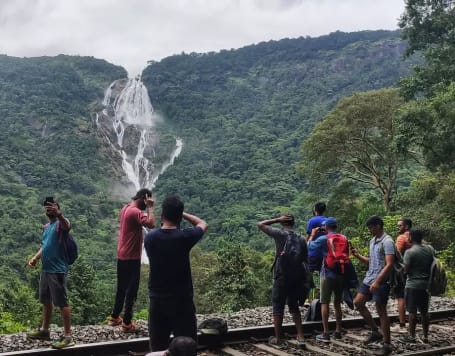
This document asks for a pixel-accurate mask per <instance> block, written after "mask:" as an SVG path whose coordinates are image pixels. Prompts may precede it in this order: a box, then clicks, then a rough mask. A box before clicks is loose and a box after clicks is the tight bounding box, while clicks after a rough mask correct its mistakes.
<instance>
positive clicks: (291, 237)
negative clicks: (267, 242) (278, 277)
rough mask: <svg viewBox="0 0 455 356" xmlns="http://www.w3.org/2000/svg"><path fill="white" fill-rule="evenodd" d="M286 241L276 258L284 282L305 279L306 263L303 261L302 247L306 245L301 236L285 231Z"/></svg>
mask: <svg viewBox="0 0 455 356" xmlns="http://www.w3.org/2000/svg"><path fill="white" fill-rule="evenodd" d="M286 232H287V236H286V241H285V243H284V246H283V249H282V250H281V252H280V254H279V256H277V261H278V268H279V270H280V272H282V273H283V275H284V276H285V278H286V280H288V281H293V280H298V279H301V278H302V277H305V274H306V273H307V272H308V271H307V263H306V262H307V261H305V256H304V247H303V244H304V243H306V242H305V241H304V240H303V238H302V236H300V235H298V234H296V233H295V232H294V231H286Z"/></svg>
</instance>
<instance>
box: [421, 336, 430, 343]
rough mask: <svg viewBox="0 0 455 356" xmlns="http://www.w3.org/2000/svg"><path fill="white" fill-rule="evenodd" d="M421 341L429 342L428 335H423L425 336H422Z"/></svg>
mask: <svg viewBox="0 0 455 356" xmlns="http://www.w3.org/2000/svg"><path fill="white" fill-rule="evenodd" d="M422 342H423V343H424V344H428V343H429V341H428V337H425V336H424V337H422Z"/></svg>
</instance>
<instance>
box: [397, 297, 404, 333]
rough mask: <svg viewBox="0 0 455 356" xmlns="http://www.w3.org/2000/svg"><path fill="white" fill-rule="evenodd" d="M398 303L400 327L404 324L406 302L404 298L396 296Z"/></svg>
mask: <svg viewBox="0 0 455 356" xmlns="http://www.w3.org/2000/svg"><path fill="white" fill-rule="evenodd" d="M397 303H398V318H399V320H400V327H403V328H404V327H405V326H406V303H405V299H404V298H397Z"/></svg>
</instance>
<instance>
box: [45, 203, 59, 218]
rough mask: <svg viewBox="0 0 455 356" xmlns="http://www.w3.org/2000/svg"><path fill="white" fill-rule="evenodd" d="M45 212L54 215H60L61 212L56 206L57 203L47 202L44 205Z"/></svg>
mask: <svg viewBox="0 0 455 356" xmlns="http://www.w3.org/2000/svg"><path fill="white" fill-rule="evenodd" d="M46 213H48V214H51V215H54V216H60V215H62V212H61V211H60V209H59V208H58V205H57V203H47V205H46Z"/></svg>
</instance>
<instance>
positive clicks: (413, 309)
mask: <svg viewBox="0 0 455 356" xmlns="http://www.w3.org/2000/svg"><path fill="white" fill-rule="evenodd" d="M416 291H417V290H416V289H412V288H406V292H405V296H406V309H407V310H408V320H409V326H408V333H409V336H411V337H415V334H416V325H417V305H418V303H419V301H418V299H419V296H418V295H417V293H416Z"/></svg>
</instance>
